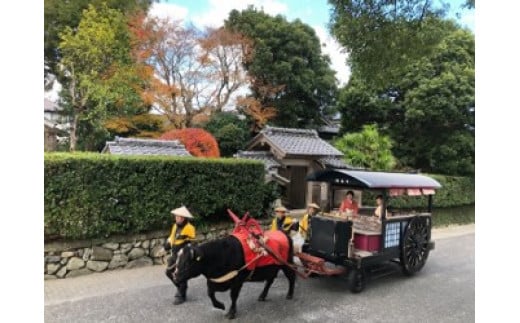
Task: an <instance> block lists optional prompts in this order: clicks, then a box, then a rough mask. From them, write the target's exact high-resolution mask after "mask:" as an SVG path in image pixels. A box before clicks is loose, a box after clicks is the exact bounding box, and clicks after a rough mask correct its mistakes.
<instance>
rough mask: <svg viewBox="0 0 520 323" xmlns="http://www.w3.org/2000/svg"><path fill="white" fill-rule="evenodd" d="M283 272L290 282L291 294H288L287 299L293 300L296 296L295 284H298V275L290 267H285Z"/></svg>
mask: <svg viewBox="0 0 520 323" xmlns="http://www.w3.org/2000/svg"><path fill="white" fill-rule="evenodd" d="M282 270H283V273H284V274H285V277H287V279H288V280H289V292H288V293H287V296H286V297H285V298H287V299H292V298H293V294H294V283H295V282H296V273H295V272H294V270H292V269H291V268H289V267H288V266H283V267H282Z"/></svg>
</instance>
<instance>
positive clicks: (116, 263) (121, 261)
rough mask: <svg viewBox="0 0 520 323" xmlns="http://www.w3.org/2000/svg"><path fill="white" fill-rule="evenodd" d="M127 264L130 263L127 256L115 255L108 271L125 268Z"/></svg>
mask: <svg viewBox="0 0 520 323" xmlns="http://www.w3.org/2000/svg"><path fill="white" fill-rule="evenodd" d="M127 263H128V257H127V256H125V255H123V254H120V255H115V256H114V257H113V258H112V260H111V261H110V263H109V264H108V269H114V268H117V267H123V266H125V265H126V264H127Z"/></svg>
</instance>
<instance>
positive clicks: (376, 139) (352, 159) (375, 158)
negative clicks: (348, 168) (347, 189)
mask: <svg viewBox="0 0 520 323" xmlns="http://www.w3.org/2000/svg"><path fill="white" fill-rule="evenodd" d="M334 146H335V147H336V148H337V149H338V150H339V151H341V152H342V153H343V154H344V156H343V160H345V162H346V163H347V164H350V165H352V166H357V167H363V168H367V169H370V170H391V169H392V168H393V167H394V166H395V158H394V156H393V155H392V151H391V148H392V142H391V140H390V138H389V137H388V136H382V135H380V134H379V132H378V131H377V128H376V126H375V125H371V126H363V130H362V131H361V132H358V133H351V134H346V135H344V136H343V137H341V138H339V139H338V140H336V141H335V142H334Z"/></svg>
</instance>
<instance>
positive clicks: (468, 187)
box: [363, 174, 475, 211]
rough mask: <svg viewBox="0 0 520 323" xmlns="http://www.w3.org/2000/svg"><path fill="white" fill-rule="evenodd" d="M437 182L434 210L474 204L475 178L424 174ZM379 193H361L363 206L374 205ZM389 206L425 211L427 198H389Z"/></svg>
mask: <svg viewBox="0 0 520 323" xmlns="http://www.w3.org/2000/svg"><path fill="white" fill-rule="evenodd" d="M425 175H426V176H430V177H432V178H433V179H435V180H436V181H438V182H439V183H440V184H441V185H442V187H441V188H440V189H438V190H436V192H435V195H434V196H433V207H434V208H453V207H458V206H464V205H474V204H475V178H474V177H460V176H445V175H437V174H425ZM377 194H380V192H379V191H377V192H376V191H371V192H369V191H367V192H364V193H363V204H366V205H375V202H373V201H375V197H376V195H377ZM389 205H390V206H391V207H392V208H395V209H415V210H417V211H420V210H425V209H426V207H427V206H428V197H427V196H397V197H391V198H390V202H389Z"/></svg>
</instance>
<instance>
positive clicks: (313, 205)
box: [307, 203, 320, 210]
mask: <svg viewBox="0 0 520 323" xmlns="http://www.w3.org/2000/svg"><path fill="white" fill-rule="evenodd" d="M307 206H308V207H312V208H315V209H316V210H319V209H320V207H319V205H318V204H316V203H310V204H309V205H307Z"/></svg>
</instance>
